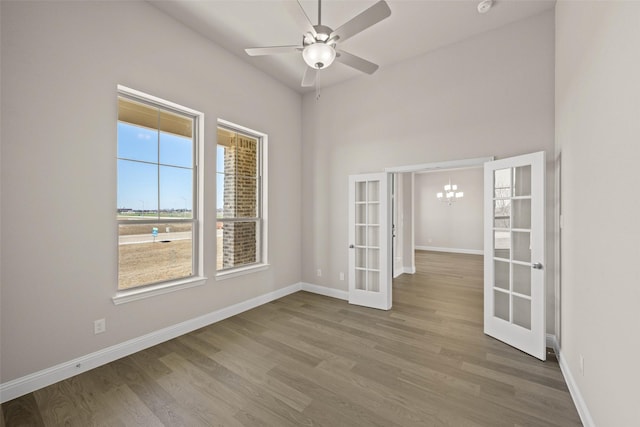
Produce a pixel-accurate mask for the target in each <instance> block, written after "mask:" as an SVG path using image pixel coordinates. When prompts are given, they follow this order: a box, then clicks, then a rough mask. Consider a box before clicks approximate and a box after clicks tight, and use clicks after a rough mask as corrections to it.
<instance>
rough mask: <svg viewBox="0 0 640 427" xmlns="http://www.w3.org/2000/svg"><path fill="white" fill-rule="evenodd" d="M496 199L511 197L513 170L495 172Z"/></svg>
mask: <svg viewBox="0 0 640 427" xmlns="http://www.w3.org/2000/svg"><path fill="white" fill-rule="evenodd" d="M493 191H494V197H495V198H497V199H499V198H505V197H507V198H508V197H511V168H508V169H498V170H496V171H494V172H493Z"/></svg>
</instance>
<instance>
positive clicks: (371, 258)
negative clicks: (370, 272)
mask: <svg viewBox="0 0 640 427" xmlns="http://www.w3.org/2000/svg"><path fill="white" fill-rule="evenodd" d="M367 251H368V252H367V268H370V269H374V270H378V269H379V268H380V261H379V259H380V251H379V250H378V249H367Z"/></svg>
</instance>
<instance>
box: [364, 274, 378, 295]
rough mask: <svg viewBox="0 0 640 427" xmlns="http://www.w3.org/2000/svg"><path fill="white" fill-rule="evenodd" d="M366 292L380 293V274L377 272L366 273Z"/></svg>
mask: <svg viewBox="0 0 640 427" xmlns="http://www.w3.org/2000/svg"><path fill="white" fill-rule="evenodd" d="M367 280H368V283H367V290H369V291H372V292H380V273H378V272H377V271H368V272H367Z"/></svg>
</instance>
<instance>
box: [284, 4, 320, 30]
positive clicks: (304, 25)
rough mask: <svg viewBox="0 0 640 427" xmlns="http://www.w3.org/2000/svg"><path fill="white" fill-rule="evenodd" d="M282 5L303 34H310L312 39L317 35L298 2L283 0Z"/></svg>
mask: <svg viewBox="0 0 640 427" xmlns="http://www.w3.org/2000/svg"><path fill="white" fill-rule="evenodd" d="M282 3H283V5H284V7H285V8H286V9H287V11H288V12H289V15H291V17H292V18H293V19H294V20H295V21H296V24H297V25H298V27H299V28H300V30H301V31H302V32H303V33H311V34H312V35H313V37H316V36H317V35H318V33H317V32H316V29H315V28H313V23H311V20H310V19H309V17H308V16H307V13H306V12H305V11H304V9H303V8H302V5H301V4H300V3H299V2H298V0H293V1H291V0H283V1H282Z"/></svg>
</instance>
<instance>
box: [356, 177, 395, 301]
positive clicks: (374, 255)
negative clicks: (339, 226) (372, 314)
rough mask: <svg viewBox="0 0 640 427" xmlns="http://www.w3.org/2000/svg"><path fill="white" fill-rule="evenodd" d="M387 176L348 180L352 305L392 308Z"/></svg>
mask: <svg viewBox="0 0 640 427" xmlns="http://www.w3.org/2000/svg"><path fill="white" fill-rule="evenodd" d="M389 188H390V186H389V183H388V176H387V174H385V173H382V174H366V175H352V176H350V177H349V241H350V244H349V302H350V303H352V304H358V305H364V306H367V307H373V308H381V309H384V310H388V309H389V308H391V289H390V287H391V277H390V274H391V268H390V259H389V257H388V253H389V252H388V251H389V249H388V248H389V244H390V240H389V239H390V236H388V233H387V230H388V224H387V221H388V219H389V214H390V213H389V212H387V210H388V209H389V206H390V205H389V203H388V200H389V195H388V194H387V192H388V190H389Z"/></svg>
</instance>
